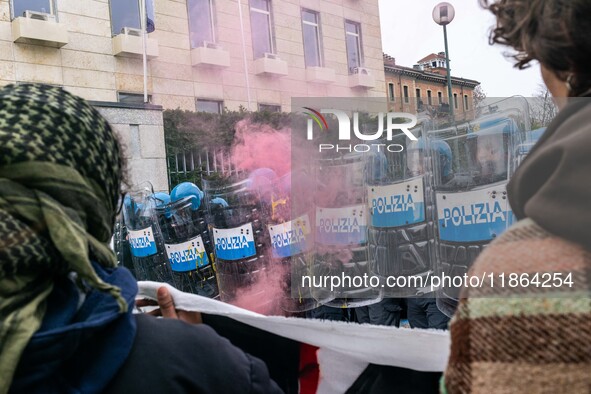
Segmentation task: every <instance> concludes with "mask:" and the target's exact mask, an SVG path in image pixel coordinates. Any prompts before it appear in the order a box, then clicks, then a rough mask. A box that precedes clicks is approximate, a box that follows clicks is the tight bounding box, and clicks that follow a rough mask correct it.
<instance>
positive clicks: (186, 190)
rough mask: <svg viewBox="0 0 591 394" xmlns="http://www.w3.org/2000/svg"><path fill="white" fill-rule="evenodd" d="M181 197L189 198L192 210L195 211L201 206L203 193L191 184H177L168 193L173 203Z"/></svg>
mask: <svg viewBox="0 0 591 394" xmlns="http://www.w3.org/2000/svg"><path fill="white" fill-rule="evenodd" d="M183 197H191V204H192V209H193V210H194V211H196V210H197V209H199V207H200V206H201V200H202V199H203V192H202V191H201V189H199V188H198V187H197V185H195V184H194V183H192V182H183V183H179V184H178V185H176V186H175V187H174V189H172V192H170V199H171V200H172V201H173V202H174V201H178V200H180V199H181V198H183Z"/></svg>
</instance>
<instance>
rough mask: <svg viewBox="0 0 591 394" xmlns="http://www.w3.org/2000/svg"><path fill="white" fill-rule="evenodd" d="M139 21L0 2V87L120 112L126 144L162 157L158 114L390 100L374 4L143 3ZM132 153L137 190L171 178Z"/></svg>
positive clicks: (77, 8) (54, 2)
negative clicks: (294, 102)
mask: <svg viewBox="0 0 591 394" xmlns="http://www.w3.org/2000/svg"><path fill="white" fill-rule="evenodd" d="M142 15H143V14H142V12H141V2H138V0H34V1H31V0H0V85H6V84H9V83H15V82H17V83H18V82H44V83H49V84H54V85H59V86H62V87H63V88H64V89H66V90H68V91H71V92H72V93H75V94H77V95H80V96H82V97H84V98H86V99H88V100H91V101H94V102H96V104H97V105H99V106H100V108H109V109H108V110H104V109H103V110H102V111H103V112H104V113H107V114H108V115H110V116H115V115H114V113H115V112H116V111H115V109H116V108H117V104H116V103H121V104H124V105H123V106H122V108H121V111H122V113H123V115H121V116H115V117H116V119H117V122H115V124H116V125H117V128H118V130H119V131H120V133H123V129H124V128H125V129H126V130H125V134H126V135H128V136H129V137H125V138H128V139H129V138H131V139H133V138H135V137H138V138H140V139H141V138H142V137H143V136H148V137H146V138H150V141H151V142H150V144H160V145H162V146H164V138H163V130H162V125H161V122H160V126H159V127H154V126H156V125H155V124H154V121H153V119H152V118H151V116H152V115H146V114H149V113H150V111H157V110H158V109H159V108H160V109H162V108H163V109H174V108H181V109H185V110H198V111H207V112H219V111H221V110H223V108H228V109H230V110H238V109H240V108H244V109H248V110H253V111H255V110H258V109H266V110H271V111H278V110H281V111H290V110H291V98H292V97H384V96H385V93H386V92H385V84H384V81H385V76H384V67H383V59H382V47H381V35H380V21H379V11H378V0H146V12H145V15H146V16H147V18H146V22H145V23H142V21H143V19H144V18H143V17H142ZM143 26H145V27H146V28H147V31H148V32H150V33H149V34H147V37H148V39H147V41H146V43H145V52H146V53H147V58H148V61H147V67H146V75H147V78H146V82H147V91H148V94H149V103H150V104H149V105H145V104H144V102H143V101H144V100H143V91H144V66H143V59H142V54H143V52H144V43H143V40H142V34H141V30H140V28H142V27H143ZM101 103H102V104H101ZM105 103H107V104H105ZM108 103H111V104H108ZM134 106H135V107H134ZM134 108H135V109H136V110H137V118H133V117H132V115H131V114H132V113H134V112H133V110H134ZM146 111H148V112H146ZM146 117H148V118H149V119H150V122H149V123H148V124H144V123H142V122H143V120H145V119H146ZM121 119H126V120H128V121H129V122H130V123H128V124H125V123H120V120H121ZM109 120H112V119H109ZM112 123H113V122H112ZM156 123H157V122H156ZM136 126H138V127H139V130H136V129H135V127H136ZM145 126H149V127H147V128H145ZM144 128H145V130H144ZM150 133H152V135H150ZM127 142H128V143H130V144H133V146H136V147H139V150H138V151H137V152H136V153H137V154H138V157H137V160H136V161H134V164H135V165H134V167H133V168H132V180H133V181H134V182H141V181H143V180H144V179H141V178H142V175H141V174H142V173H145V172H146V171H144V170H142V171H139V170H135V167H136V166H138V165H139V166H141V165H144V164H145V165H148V166H149V168H150V169H151V170H150V171H149V173H152V174H154V173H162V172H163V171H164V174H165V171H166V163H165V157H164V153H163V152H164V150H163V149H162V150H157V149H154V148H153V147H149V146H148V145H147V144H145V143H143V142H142V141H141V140H140V141H131V140H130V141H127ZM144 159H145V160H147V161H146V162H144V161H143V160H144ZM158 163H159V164H158ZM150 166H151V167H150ZM135 175H137V176H135ZM158 179H165V176H164V177H158ZM150 180H151V179H150ZM156 183H158V184H157V185H154V186H155V188H156V189H158V190H165V189H166V186H165V185H163V184H161V181H160V180H157V181H156Z"/></svg>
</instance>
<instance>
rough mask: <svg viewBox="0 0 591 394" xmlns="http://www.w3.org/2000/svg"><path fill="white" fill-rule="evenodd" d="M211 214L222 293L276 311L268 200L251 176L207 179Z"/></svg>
mask: <svg viewBox="0 0 591 394" xmlns="http://www.w3.org/2000/svg"><path fill="white" fill-rule="evenodd" d="M202 184H203V191H204V199H205V208H206V212H207V213H206V219H207V223H208V227H209V232H210V235H211V239H212V241H213V250H214V255H215V269H216V275H217V279H218V287H219V293H220V299H221V300H222V301H224V302H228V303H232V304H234V305H238V306H241V307H244V308H246V309H250V310H254V311H256V312H260V313H264V314H271V313H275V312H276V310H274V306H275V305H276V300H275V299H274V297H275V296H274V295H273V291H274V287H273V286H271V284H270V283H269V279H268V272H267V268H268V263H269V261H268V260H269V257H268V252H269V249H270V245H269V235H268V229H267V220H268V217H269V214H268V212H267V207H268V205H267V204H262V202H261V196H260V194H259V191H258V187H256V185H254V184H253V181H252V179H249V178H244V177H242V178H236V177H228V178H223V179H203V181H202Z"/></svg>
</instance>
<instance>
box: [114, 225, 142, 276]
mask: <svg viewBox="0 0 591 394" xmlns="http://www.w3.org/2000/svg"><path fill="white" fill-rule="evenodd" d="M113 251H114V252H115V255H116V256H117V264H118V265H120V266H122V267H125V268H127V269H128V270H129V271H130V272H131V274H132V275H133V276H134V278H136V279H137V274H136V273H135V267H134V265H133V259H132V257H131V247H130V246H129V234H128V233H127V227H126V226H125V221H124V219H123V215H119V216H117V219H116V221H115V229H114V231H113Z"/></svg>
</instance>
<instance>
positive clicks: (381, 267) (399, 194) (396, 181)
mask: <svg viewBox="0 0 591 394" xmlns="http://www.w3.org/2000/svg"><path fill="white" fill-rule="evenodd" d="M428 127H429V126H428V123H427V122H425V123H424V124H423V125H421V126H420V127H417V128H415V129H413V130H411V132H412V133H413V134H414V135H415V136H417V137H418V141H411V140H410V139H408V137H407V136H406V135H404V134H401V135H398V136H394V137H393V139H392V143H397V144H399V145H401V146H403V147H404V148H405V149H404V150H403V151H402V152H396V153H392V152H388V151H385V152H383V151H382V152H371V153H370V154H369V155H368V165H367V182H368V186H367V187H368V204H369V214H370V215H369V239H368V244H369V267H370V271H371V273H372V274H374V275H377V276H378V277H379V278H380V281H381V285H382V286H383V289H384V296H385V297H405V296H413V295H417V294H422V293H424V289H423V288H424V286H423V285H421V283H422V281H420V280H418V279H417V277H426V276H427V275H428V274H429V273H430V272H432V270H433V265H434V262H435V252H436V249H435V236H434V228H435V225H434V207H435V204H434V201H433V193H432V183H433V181H432V177H433V170H432V168H431V162H432V161H431V151H430V150H429V149H427V141H426V138H425V132H426V131H425V130H424V129H427V128H428ZM448 150H449V147H447V151H448ZM447 151H445V152H444V153H445V156H444V157H443V159H445V160H447V158H448V152H447ZM449 156H451V154H450V153H449ZM388 278H389V279H388ZM393 279H395V281H394V280H393ZM387 282H388V283H387Z"/></svg>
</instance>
